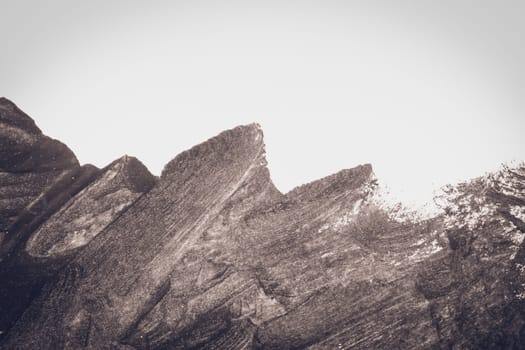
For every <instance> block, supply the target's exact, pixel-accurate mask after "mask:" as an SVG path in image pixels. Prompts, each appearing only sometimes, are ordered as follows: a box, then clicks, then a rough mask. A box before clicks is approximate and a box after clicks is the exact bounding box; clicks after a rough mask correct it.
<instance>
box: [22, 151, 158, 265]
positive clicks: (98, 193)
mask: <svg viewBox="0 0 525 350" xmlns="http://www.w3.org/2000/svg"><path fill="white" fill-rule="evenodd" d="M155 183H156V178H155V176H153V175H152V174H151V173H150V172H149V171H148V170H147V169H146V167H145V166H144V165H143V164H142V163H141V162H140V161H139V160H138V159H136V158H135V157H130V156H123V157H121V158H119V159H117V160H115V161H114V162H112V163H111V164H110V165H108V166H107V167H105V168H104V169H102V170H101V171H100V175H99V176H98V177H97V178H96V179H95V180H94V181H93V182H92V183H90V184H89V185H88V186H86V188H84V189H83V190H82V191H81V192H79V193H78V194H77V195H76V196H74V197H73V198H71V199H70V200H69V201H68V202H67V203H66V204H65V205H64V206H63V207H62V208H61V209H60V210H59V211H58V212H57V213H56V214H55V215H53V216H52V217H51V218H49V219H48V220H47V221H46V222H45V223H44V224H43V225H42V226H41V227H40V228H39V229H38V231H36V232H35V233H34V234H33V235H32V237H31V239H30V240H29V242H28V244H27V246H26V251H27V252H28V254H30V255H31V256H33V257H52V256H54V255H63V254H69V253H70V252H71V251H73V250H75V249H77V248H80V247H83V246H84V245H86V244H87V243H89V242H90V241H91V239H93V238H94V237H95V236H97V235H98V234H99V233H100V232H102V230H103V229H104V228H105V227H106V226H107V225H109V224H110V223H111V222H112V221H114V220H115V218H116V217H118V215H120V214H121V213H122V212H123V211H124V210H125V209H127V208H128V207H129V206H130V205H132V204H133V203H134V202H135V201H136V200H137V199H138V198H139V197H140V196H141V195H142V193H144V192H147V191H149V190H150V189H151V188H152V187H153V186H154V185H155Z"/></svg>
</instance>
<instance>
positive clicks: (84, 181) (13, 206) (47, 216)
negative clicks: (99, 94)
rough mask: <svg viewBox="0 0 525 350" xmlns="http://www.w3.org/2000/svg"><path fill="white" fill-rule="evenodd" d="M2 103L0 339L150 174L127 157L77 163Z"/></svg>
mask: <svg viewBox="0 0 525 350" xmlns="http://www.w3.org/2000/svg"><path fill="white" fill-rule="evenodd" d="M0 107H1V108H0V112H1V113H0V116H1V119H0V121H1V124H0V131H2V132H3V133H4V134H2V136H3V137H2V139H1V141H0V142H1V143H2V144H3V147H5V148H2V150H3V151H4V150H5V151H6V152H4V153H3V158H2V161H1V162H0V167H1V168H2V169H3V170H4V171H3V173H2V174H0V175H1V176H0V179H1V180H0V186H1V188H2V193H3V194H4V196H5V203H6V205H5V206H4V207H2V208H0V209H1V211H0V213H1V214H0V215H1V216H2V222H1V226H2V227H5V231H4V232H2V236H1V237H2V239H1V240H0V243H1V244H0V280H1V281H2V283H1V284H0V315H1V317H0V338H1V337H2V336H3V335H4V334H5V333H6V332H7V331H8V330H9V329H10V327H11V326H12V325H13V323H14V322H15V321H16V320H17V319H18V317H19V316H20V314H21V313H22V312H23V311H24V309H25V308H26V307H27V305H28V304H29V303H30V302H31V300H32V299H33V298H34V297H35V295H36V294H37V293H38V292H39V291H40V289H41V288H42V286H43V284H44V283H45V282H46V281H47V280H48V279H50V278H51V277H52V276H53V275H54V274H55V273H56V272H57V271H58V270H59V269H60V268H61V267H62V266H63V265H64V264H66V263H67V261H68V259H69V258H71V257H72V256H74V255H75V253H76V252H77V251H78V249H79V248H80V247H81V246H83V245H84V244H86V243H87V242H88V241H89V240H90V239H91V238H92V237H93V236H95V235H96V234H98V233H99V232H100V231H101V230H102V229H103V228H104V227H105V226H106V225H108V224H109V223H111V222H112V221H113V220H114V218H115V217H116V216H118V215H119V213H120V212H121V211H123V210H124V209H126V208H127V207H129V205H131V204H132V203H133V201H134V200H135V199H136V198H138V196H140V194H142V193H143V192H145V191H147V190H149V188H151V187H152V186H153V184H154V182H155V179H154V178H153V176H152V175H151V174H149V172H148V171H147V170H146V169H145V168H144V166H143V165H142V164H140V162H138V161H137V160H136V159H133V158H129V157H124V158H122V159H121V160H118V161H115V162H114V163H113V164H111V165H110V166H108V167H107V168H106V169H103V170H102V171H99V170H98V169H97V168H95V167H93V166H91V165H86V166H82V167H81V166H80V165H79V164H78V162H77V161H76V158H75V157H74V156H73V154H72V152H71V151H70V150H69V149H67V148H66V147H65V146H64V145H62V144H61V143H59V142H58V141H54V140H51V139H49V138H48V137H47V136H44V135H42V133H41V131H40V130H39V129H38V128H37V127H36V126H35V125H34V123H33V122H32V120H31V119H30V118H29V117H27V115H25V114H24V113H23V112H22V111H20V110H19V109H18V108H17V107H16V106H15V105H14V104H13V103H11V102H9V101H7V100H6V99H2V100H1V106H0ZM22 128H24V129H22ZM42 140H44V141H42ZM21 199H23V200H21Z"/></svg>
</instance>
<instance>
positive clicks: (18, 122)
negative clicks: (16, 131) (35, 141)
mask: <svg viewBox="0 0 525 350" xmlns="http://www.w3.org/2000/svg"><path fill="white" fill-rule="evenodd" d="M0 123H4V124H7V125H10V126H12V127H16V128H20V129H22V130H24V131H25V132H28V133H31V134H35V135H40V134H42V131H41V130H40V129H39V128H38V126H36V124H35V122H34V120H33V119H31V117H29V116H28V115H27V114H25V113H24V112H23V111H22V110H21V109H20V108H18V107H17V105H16V104H14V103H13V102H11V101H10V100H8V99H7V98H5V97H0Z"/></svg>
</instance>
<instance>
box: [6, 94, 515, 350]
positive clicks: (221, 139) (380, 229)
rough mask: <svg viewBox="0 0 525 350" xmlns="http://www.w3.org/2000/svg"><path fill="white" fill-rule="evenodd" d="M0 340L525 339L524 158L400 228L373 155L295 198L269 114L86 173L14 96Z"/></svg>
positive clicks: (317, 343)
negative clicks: (275, 171) (381, 192)
mask: <svg viewBox="0 0 525 350" xmlns="http://www.w3.org/2000/svg"><path fill="white" fill-rule="evenodd" d="M0 144H1V145H2V147H1V151H0V218H1V222H0V229H1V233H0V281H1V282H2V283H1V285H0V315H1V316H0V349H13V348H16V349H62V348H64V349H81V348H87V349H306V348H311V349H483V348H494V349H523V348H525V268H524V267H523V266H525V248H524V244H523V237H524V235H525V233H524V232H525V223H524V221H525V215H524V213H525V167H523V166H518V167H516V168H505V169H502V171H501V172H498V173H496V174H492V175H490V176H487V177H482V178H479V179H475V180H473V181H471V182H468V183H464V184H459V185H457V186H451V187H450V188H449V189H448V192H446V195H445V196H444V197H446V198H444V204H443V208H444V210H443V213H442V214H441V215H438V216H436V217H434V218H432V219H425V220H398V219H397V218H396V217H395V216H393V215H391V214H392V212H391V211H389V209H388V208H385V207H384V206H382V205H380V204H379V203H378V201H377V200H376V193H377V190H376V187H377V180H376V179H375V176H374V174H373V171H372V167H371V166H370V165H361V166H358V167H355V168H353V169H347V170H342V171H340V172H338V173H337V174H334V175H331V176H328V177H326V178H323V179H320V180H317V181H314V182H312V183H309V184H306V185H303V186H299V187H297V188H296V189H294V190H292V191H290V192H289V193H286V194H283V193H280V192H279V191H278V190H277V188H276V187H275V186H274V185H273V183H272V181H271V179H270V175H269V172H268V169H267V167H266V160H265V157H264V143H263V133H262V130H261V129H260V127H259V126H258V125H256V124H252V125H246V126H240V127H236V128H234V129H231V130H228V131H225V132H223V133H221V134H219V135H217V136H215V137H213V138H211V139H209V140H207V141H205V142H203V143H202V144H199V145H197V146H195V147H193V148H191V149H190V150H188V151H185V152H182V153H181V154H179V155H178V156H176V157H175V158H174V159H173V160H172V161H171V162H169V163H168V164H167V165H166V166H165V168H164V170H163V172H162V174H161V176H160V177H159V178H157V177H155V176H153V175H151V174H150V173H149V172H148V170H147V169H146V168H145V167H144V166H143V165H142V164H141V163H140V161H138V160H137V159H135V158H133V157H128V156H125V157H123V158H121V159H118V160H116V161H115V162H113V163H112V164H110V165H108V166H107V167H105V168H104V169H97V168H95V167H93V166H90V165H84V166H80V165H79V164H78V161H77V160H76V158H75V157H74V155H73V153H72V152H71V151H70V150H69V149H68V148H67V147H66V146H65V145H63V144H61V143H60V142H58V141H55V140H52V139H50V138H48V137H46V136H44V135H42V133H41V131H40V130H39V129H38V127H37V126H36V125H35V123H34V122H33V121H32V119H31V118H29V117H28V116H27V115H25V114H24V113H23V112H22V111H21V110H20V109H18V107H16V106H15V105H14V104H13V103H12V102H10V101H8V100H7V99H0Z"/></svg>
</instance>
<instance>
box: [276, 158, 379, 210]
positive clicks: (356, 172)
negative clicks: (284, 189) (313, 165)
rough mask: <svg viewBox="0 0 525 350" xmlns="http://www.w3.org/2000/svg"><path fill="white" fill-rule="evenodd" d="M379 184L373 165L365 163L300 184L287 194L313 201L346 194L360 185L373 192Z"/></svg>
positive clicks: (297, 198) (292, 197)
mask: <svg viewBox="0 0 525 350" xmlns="http://www.w3.org/2000/svg"><path fill="white" fill-rule="evenodd" d="M376 185H377V180H376V178H375V175H374V172H373V170H372V165H370V164H363V165H358V166H356V167H354V168H351V169H344V170H341V171H339V172H337V173H335V174H332V175H329V176H326V177H324V178H322V179H319V180H315V181H312V182H309V183H307V184H304V185H301V186H298V187H296V188H294V189H292V190H291V191H290V192H288V193H287V194H286V196H287V197H288V198H290V199H293V200H300V201H311V200H315V199H322V198H326V197H327V196H332V195H334V194H340V195H342V194H344V193H346V192H348V191H355V190H356V189H358V188H360V187H365V190H366V191H368V192H371V191H372V190H373V189H374V188H375V187H376Z"/></svg>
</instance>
